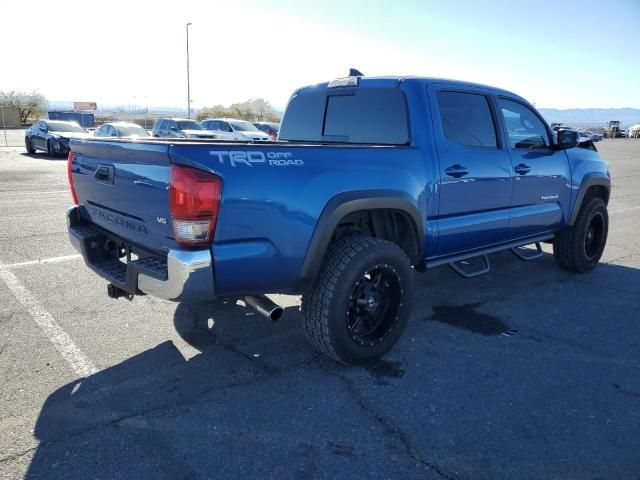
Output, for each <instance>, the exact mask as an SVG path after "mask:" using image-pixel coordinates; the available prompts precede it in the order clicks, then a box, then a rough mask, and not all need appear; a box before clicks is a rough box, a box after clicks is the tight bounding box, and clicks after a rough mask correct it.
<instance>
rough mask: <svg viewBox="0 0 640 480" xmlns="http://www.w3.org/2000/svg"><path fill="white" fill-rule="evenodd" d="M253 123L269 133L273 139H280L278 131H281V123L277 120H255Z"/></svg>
mask: <svg viewBox="0 0 640 480" xmlns="http://www.w3.org/2000/svg"><path fill="white" fill-rule="evenodd" d="M253 124H254V125H255V126H256V127H258V128H259V129H260V130H262V131H263V132H264V133H266V134H267V135H269V136H270V137H271V139H272V140H277V139H278V132H279V131H280V124H279V123H276V122H253Z"/></svg>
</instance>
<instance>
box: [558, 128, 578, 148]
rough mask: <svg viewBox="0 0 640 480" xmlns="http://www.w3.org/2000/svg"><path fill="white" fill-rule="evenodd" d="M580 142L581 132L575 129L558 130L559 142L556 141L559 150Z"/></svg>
mask: <svg viewBox="0 0 640 480" xmlns="http://www.w3.org/2000/svg"><path fill="white" fill-rule="evenodd" d="M578 143H580V134H579V133H578V132H576V131H575V130H560V131H559V132H558V142H557V143H556V147H557V148H558V150H566V149H568V148H573V147H575V146H577V145H578Z"/></svg>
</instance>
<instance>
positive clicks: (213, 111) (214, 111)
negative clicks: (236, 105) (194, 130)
mask: <svg viewBox="0 0 640 480" xmlns="http://www.w3.org/2000/svg"><path fill="white" fill-rule="evenodd" d="M227 115H228V113H227V109H226V107H225V106H224V105H214V106H213V107H209V108H203V109H201V110H199V111H198V113H197V114H196V120H204V119H205V118H220V117H226V116H227Z"/></svg>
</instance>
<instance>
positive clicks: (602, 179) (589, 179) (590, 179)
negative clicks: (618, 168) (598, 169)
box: [567, 173, 611, 225]
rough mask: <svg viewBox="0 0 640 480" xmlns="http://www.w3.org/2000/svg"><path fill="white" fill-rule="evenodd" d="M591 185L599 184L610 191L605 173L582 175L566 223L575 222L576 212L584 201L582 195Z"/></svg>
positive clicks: (609, 184)
mask: <svg viewBox="0 0 640 480" xmlns="http://www.w3.org/2000/svg"><path fill="white" fill-rule="evenodd" d="M593 186H601V187H604V188H605V189H606V190H607V192H611V179H610V178H609V176H608V175H606V174H605V173H588V174H586V175H585V176H584V178H583V179H582V183H581V184H580V189H579V190H578V194H577V195H576V202H575V204H574V206H573V211H572V212H571V215H570V216H569V221H568V222H567V224H568V225H573V224H574V223H575V222H576V219H577V218H578V213H580V208H581V207H582V202H583V201H584V196H585V195H586V193H587V190H589V188H591V187H593ZM607 200H608V199H607ZM607 203H608V201H607Z"/></svg>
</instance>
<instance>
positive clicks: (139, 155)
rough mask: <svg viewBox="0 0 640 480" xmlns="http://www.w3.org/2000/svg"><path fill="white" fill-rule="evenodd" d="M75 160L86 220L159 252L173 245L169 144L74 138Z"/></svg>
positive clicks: (74, 170) (73, 169) (75, 179)
mask: <svg viewBox="0 0 640 480" xmlns="http://www.w3.org/2000/svg"><path fill="white" fill-rule="evenodd" d="M71 150H72V152H73V155H74V158H73V163H72V165H71V172H72V176H73V183H74V186H75V190H76V194H77V196H78V202H79V203H80V204H81V205H82V208H81V210H80V214H81V215H82V217H84V218H85V219H86V220H89V221H91V222H92V223H94V224H96V225H98V226H100V227H102V228H104V229H106V230H108V231H110V232H113V233H115V234H116V235H118V236H120V237H122V238H124V239H127V240H129V241H130V242H132V243H137V244H140V245H144V246H145V247H146V248H149V249H153V250H156V251H158V252H166V251H167V250H168V249H170V248H171V247H172V246H174V245H175V241H174V240H173V231H172V227H171V218H170V214H169V200H168V198H169V197H168V185H169V175H170V160H169V155H168V145H167V144H148V143H136V142H122V141H103V140H85V141H73V142H72V144H71Z"/></svg>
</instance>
